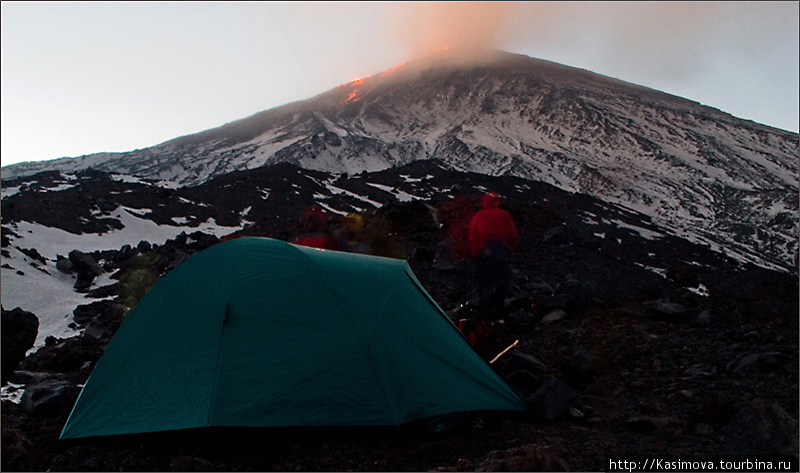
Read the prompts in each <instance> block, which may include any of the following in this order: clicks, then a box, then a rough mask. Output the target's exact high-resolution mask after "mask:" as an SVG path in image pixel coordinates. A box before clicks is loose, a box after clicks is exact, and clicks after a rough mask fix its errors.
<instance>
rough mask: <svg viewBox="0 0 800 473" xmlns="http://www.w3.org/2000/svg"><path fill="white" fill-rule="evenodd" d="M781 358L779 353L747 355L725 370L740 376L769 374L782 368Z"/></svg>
mask: <svg viewBox="0 0 800 473" xmlns="http://www.w3.org/2000/svg"><path fill="white" fill-rule="evenodd" d="M780 356H781V354H780V353H777V352H768V353H756V354H753V355H747V356H745V357H743V358H741V359H739V360H737V361H732V362H730V363H728V365H727V366H726V367H725V368H726V369H727V370H728V371H729V372H731V373H736V374H738V375H740V376H746V375H752V374H759V373H769V372H770V371H775V370H776V369H778V368H779V367H780V365H781V362H780V360H779V359H778V358H779V357H780Z"/></svg>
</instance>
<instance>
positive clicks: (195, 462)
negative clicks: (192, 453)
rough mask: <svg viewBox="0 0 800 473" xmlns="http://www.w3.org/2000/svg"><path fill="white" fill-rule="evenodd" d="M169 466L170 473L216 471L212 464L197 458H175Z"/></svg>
mask: <svg viewBox="0 0 800 473" xmlns="http://www.w3.org/2000/svg"><path fill="white" fill-rule="evenodd" d="M169 466H170V469H171V470H172V471H217V468H216V467H215V466H214V464H213V463H211V462H210V461H208V460H203V459H202V458H197V457H187V456H183V457H177V458H175V459H173V460H172V461H171V462H170V464H169Z"/></svg>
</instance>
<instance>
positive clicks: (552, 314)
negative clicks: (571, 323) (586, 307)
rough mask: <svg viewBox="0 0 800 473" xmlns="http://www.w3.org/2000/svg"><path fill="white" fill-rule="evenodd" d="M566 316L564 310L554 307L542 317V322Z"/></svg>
mask: <svg viewBox="0 0 800 473" xmlns="http://www.w3.org/2000/svg"><path fill="white" fill-rule="evenodd" d="M566 316H567V313H566V312H564V310H562V309H555V310H551V311H550V312H549V313H548V314H547V315H545V316H544V317H542V320H541V321H542V322H543V323H546V324H549V323H550V322H555V321H556V320H561V319H563V318H564V317H566Z"/></svg>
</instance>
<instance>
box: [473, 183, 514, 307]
mask: <svg viewBox="0 0 800 473" xmlns="http://www.w3.org/2000/svg"><path fill="white" fill-rule="evenodd" d="M501 200H502V199H501V197H500V195H498V194H497V193H495V192H488V193H486V194H485V195H484V196H483V209H482V210H481V211H479V212H478V213H476V214H475V216H473V217H472V220H471V221H470V229H469V248H470V253H471V254H472V256H473V257H474V258H476V259H477V261H478V264H477V271H478V283H479V285H480V289H479V293H478V296H477V298H476V299H474V300H473V301H471V302H470V305H473V304H474V305H477V306H479V307H481V306H489V307H491V308H501V307H502V306H503V303H504V302H505V299H506V296H507V295H508V291H509V288H510V286H511V254H512V253H514V252H515V251H516V249H517V244H518V243H519V233H518V231H517V226H516V224H515V223H514V219H513V218H512V217H511V214H509V213H508V212H507V211H505V210H503V209H501V208H500V203H501Z"/></svg>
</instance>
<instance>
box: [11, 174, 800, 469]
mask: <svg viewBox="0 0 800 473" xmlns="http://www.w3.org/2000/svg"><path fill="white" fill-rule="evenodd" d="M17 185H18V186H19V188H18V189H16V193H14V194H13V195H10V193H9V195H5V196H4V199H3V226H2V229H3V239H2V240H3V241H2V261H3V264H2V277H3V281H2V291H3V297H2V300H3V309H4V310H3V312H4V315H3V324H4V325H3V334H4V337H6V336H7V334H10V333H17V332H20V333H21V332H23V330H9V328H8V327H9V326H8V325H7V324H8V323H9V321H10V320H18V319H20V318H24V317H23V316H22V315H20V313H19V311H23V312H24V311H33V309H31V308H30V307H29V306H26V305H25V303H26V301H30V300H36V299H37V297H36V294H34V293H32V292H31V291H30V290H29V291H28V292H27V296H24V295H20V294H25V291H21V290H20V291H19V294H16V293H15V294H14V295H9V294H8V293H7V292H6V291H8V288H13V287H24V286H25V285H26V284H27V285H28V286H29V287H51V286H44V285H39V284H42V283H41V281H43V280H44V279H45V278H47V279H48V280H52V281H57V282H58V284H61V285H62V286H64V285H66V286H67V287H68V288H69V289H70V293H71V294H72V295H71V296H70V299H69V300H66V299H64V300H61V304H62V312H57V311H56V312H53V313H52V314H50V316H51V317H54V318H56V319H59V320H60V319H63V318H64V317H63V315H62V314H63V313H64V312H65V310H64V308H65V307H68V309H66V310H67V311H68V312H66V315H67V321H66V322H67V323H68V325H71V327H70V326H65V327H64V328H65V329H66V330H67V331H68V332H69V333H63V334H55V336H53V337H50V338H49V339H46V340H43V341H42V342H41V348H39V349H38V350H36V351H35V352H34V353H29V354H28V356H27V357H24V353H23V357H24V360H21V362H20V364H19V365H18V366H17V367H16V369H14V370H13V371H11V372H10V373H9V372H8V371H7V369H6V367H5V365H4V378H6V376H7V378H8V379H7V381H8V384H6V385H5V386H4V389H3V394H4V396H3V404H2V406H3V409H2V413H3V455H2V461H3V469H4V470H39V471H41V470H48V469H50V470H60V471H76V470H80V471H109V470H119V469H122V470H125V471H135V470H147V471H168V470H171V471H192V470H202V471H241V470H257V471H274V470H281V471H287V470H288V471H292V470H293V471H306V470H309V471H343V470H355V471H431V470H435V471H476V470H477V471H510V470H521V471H558V470H569V471H598V470H603V469H607V468H608V462H609V460H610V459H632V458H644V457H651V456H653V457H658V458H664V459H672V460H675V459H678V458H681V459H689V460H701V459H702V460H705V459H709V458H712V459H719V458H725V459H728V460H730V459H737V458H744V457H731V456H727V457H720V456H721V455H731V454H738V455H746V456H748V457H749V458H751V459H754V458H756V457H757V458H759V459H762V460H764V459H770V460H772V459H775V460H776V461H777V459H783V460H786V461H790V460H792V459H793V461H795V463H794V465H797V463H796V462H797V453H798V452H797V445H798V439H797V419H798V405H797V398H798V391H797V373H798V360H797V350H798V320H797V316H796V314H797V313H798V299H797V291H798V286H797V278H796V275H790V274H786V273H784V272H779V271H774V270H769V269H766V268H760V267H758V266H755V265H753V264H751V263H748V262H746V261H740V260H736V259H734V258H731V257H728V256H725V255H723V254H721V253H719V252H717V251H714V250H713V249H712V248H709V247H708V246H705V245H697V244H695V243H693V242H691V241H689V240H687V239H685V238H682V237H681V236H680V235H675V234H673V233H671V232H670V231H669V230H668V229H666V228H663V227H660V226H658V225H657V224H655V223H654V222H653V221H652V219H651V218H650V217H649V216H647V215H645V214H642V213H638V212H635V211H631V210H630V209H627V208H624V207H621V206H618V205H614V204H609V203H607V202H603V201H601V200H599V199H596V198H593V197H591V196H587V195H581V194H573V193H569V192H565V191H563V190H560V189H558V188H556V187H554V186H551V185H549V184H545V183H538V182H533V181H529V180H526V179H522V178H518V177H513V176H498V177H493V176H486V175H483V174H478V173H467V172H458V171H453V170H450V169H447V167H446V166H444V165H441V164H436V163H434V162H430V161H425V162H416V163H412V164H409V165H407V166H404V167H401V168H396V169H389V170H386V171H382V172H375V173H363V174H359V175H348V176H343V175H331V174H328V173H323V172H318V171H310V170H305V169H302V168H298V167H296V166H294V165H288V164H283V165H278V166H274V167H271V168H264V169H261V170H253V171H249V172H238V173H232V174H228V175H226V176H222V177H219V178H217V179H212V180H210V181H208V182H206V183H204V184H202V185H199V186H195V187H184V188H179V189H163V188H161V187H159V186H157V185H154V183H148V182H147V181H145V180H137V181H133V180H131V179H128V178H123V177H121V176H114V175H109V174H105V173H100V172H88V173H77V174H74V175H64V174H60V173H48V174H42V175H38V176H35V177H34V178H31V179H28V180H27V181H26V182H24V183H23V182H22V180H21V181H18V183H17ZM489 189H491V190H496V191H498V192H500V193H501V194H503V195H504V196H505V197H506V200H505V203H504V206H505V208H507V209H508V210H509V211H510V212H511V214H512V215H513V217H514V218H515V220H516V221H517V224H518V226H519V229H520V234H521V235H522V238H521V243H520V246H519V249H518V252H517V253H516V255H515V257H514V261H513V265H514V284H513V292H512V297H511V298H510V300H509V304H510V305H509V307H508V309H507V310H505V311H503V312H502V313H494V314H491V316H490V317H491V318H492V319H494V322H493V325H494V338H493V341H492V342H491V343H490V345H489V346H488V347H487V349H486V351H485V352H484V353H483V356H484V357H485V359H487V361H488V360H490V359H492V358H493V357H494V356H495V355H496V354H498V353H499V352H500V351H501V350H503V349H504V348H506V347H508V346H509V345H510V344H511V343H512V342H514V341H515V340H518V341H519V344H518V345H517V347H516V348H514V349H512V350H511V351H510V352H509V353H507V354H506V355H504V356H503V357H502V358H500V360H499V361H498V362H497V363H496V364H495V365H493V366H494V367H495V369H496V371H497V372H498V373H500V374H501V375H502V376H504V377H505V378H506V379H507V380H508V381H509V382H510V383H511V384H512V385H513V386H515V388H516V389H518V390H519V391H520V392H521V393H522V394H523V395H524V396H525V397H526V398H527V399H528V400H529V402H530V403H531V406H532V408H533V412H532V413H531V415H530V416H524V417H518V416H517V417H509V416H504V415H496V414H489V413H482V414H477V415H470V416H463V417H457V418H455V419H450V420H451V421H452V422H451V424H452V425H451V426H450V427H451V428H449V429H444V430H443V427H442V426H441V425H440V426H439V427H436V425H434V424H429V423H427V422H422V423H417V424H413V425H407V426H404V427H403V428H400V429H358V428H351V429H313V430H307V429H289V430H285V429H198V430H191V431H175V432H164V433H157V434H139V435H126V436H113V437H105V438H89V439H77V440H71V441H60V440H58V439H57V437H58V433H59V432H60V430H61V428H62V427H63V425H64V422H65V421H66V417H67V415H68V414H69V410H70V408H71V406H72V404H73V403H74V400H75V398H76V396H77V395H78V391H79V390H78V387H79V386H81V385H82V384H83V383H84V382H85V381H86V379H87V378H88V376H89V374H90V373H91V369H92V368H93V366H94V365H95V363H96V362H97V360H98V358H99V357H100V355H101V353H102V351H103V348H104V347H105V345H106V344H107V343H108V341H109V340H110V338H111V337H112V336H113V333H114V331H115V330H116V328H117V327H118V326H119V323H120V321H121V320H122V317H124V314H125V312H126V311H127V309H128V308H129V307H130V306H131V305H132V304H134V303H135V301H136V300H138V299H137V298H138V297H141V292H140V290H141V289H142V285H143V284H145V285H146V284H148V283H147V281H148V279H149V280H150V282H149V283H150V284H152V283H153V282H154V279H155V278H157V277H159V276H162V275H163V274H166V273H167V272H169V271H170V270H171V269H173V268H174V267H176V266H177V265H179V264H180V263H181V262H182V261H183V260H185V259H186V258H187V257H189V256H190V255H192V254H194V253H196V252H198V251H201V250H203V249H204V248H207V247H209V246H210V245H213V244H215V243H217V242H218V241H219V240H220V238H221V237H223V236H225V235H227V234H229V233H231V232H239V235H243V236H247V235H254V236H266V237H273V238H279V239H284V240H289V239H291V238H292V237H293V236H294V235H296V234H297V232H298V231H299V227H298V223H299V220H300V217H301V216H302V213H303V210H304V209H306V208H307V207H308V206H309V205H311V204H313V203H318V204H321V205H323V206H324V207H325V208H326V209H328V211H329V218H330V219H331V221H332V222H334V225H339V224H342V223H343V222H344V220H345V216H344V214H346V213H350V212H357V213H359V214H360V215H361V216H362V218H363V219H364V221H365V227H364V233H363V235H364V236H363V237H362V238H363V239H364V241H365V242H368V243H369V244H370V245H371V247H372V248H373V250H374V251H375V252H376V253H378V254H383V255H386V256H392V257H401V258H406V259H407V260H408V262H409V264H410V265H411V267H412V269H413V271H414V273H415V274H416V276H417V277H418V279H419V280H420V282H421V283H422V285H423V286H424V287H425V288H426V290H427V291H428V292H429V293H430V295H431V296H432V298H433V299H434V300H435V301H436V302H437V303H438V304H439V305H440V307H442V309H443V310H445V311H447V312H448V314H450V315H451V316H453V317H454V318H458V317H464V316H468V315H469V314H470V313H472V312H471V311H472V310H471V309H468V308H461V305H462V304H463V303H464V302H466V301H467V300H469V299H470V298H471V296H472V294H473V292H474V290H475V276H476V275H475V267H474V261H473V260H471V259H470V258H468V257H465V255H464V251H463V245H464V238H465V235H464V231H465V224H466V222H468V219H469V217H470V215H471V214H472V213H473V212H474V211H476V210H477V209H478V206H479V200H480V196H481V195H482V194H483V192H485V191H486V190H489ZM210 203H214V205H213V206H212V205H211V204H210ZM337 222H339V223H337ZM57 230H58V231H57ZM146 234H149V235H151V236H150V237H147V238H145V235H146ZM54 235H59V236H60V237H63V238H53V236H54ZM44 242H47V243H48V245H47V246H42V244H43V243H44ZM81 242H89V243H84V244H86V246H85V247H83V248H82V250H81V252H82V254H83V255H85V256H88V258H89V260H81V261H84V263H85V266H81V267H86V268H88V267H91V262H94V263H95V264H96V265H99V266H100V267H101V269H102V272H100V274H98V275H95V276H92V277H89V278H88V284H87V282H86V279H84V280H83V282H82V283H80V284H79V282H80V281H81V278H86V272H85V271H84V272H83V273H82V272H81V270H80V269H78V271H77V272H74V271H75V270H73V272H70V271H69V270H67V267H66V266H65V263H64V262H65V261H66V260H69V261H71V260H73V259H75V260H76V261H78V258H77V255H75V256H76V257H75V258H73V255H71V254H70V255H69V257H68V254H69V253H71V251H72V249H76V248H78V247H77V246H76V245H78V244H81ZM90 246H93V247H94V249H91V248H90ZM65 271H66V272H65ZM37 281H40V282H39V283H37ZM53 284H55V283H53ZM73 285H74V286H75V287H76V288H78V289H79V290H80V291H81V292H75V291H74V290H73V289H72V286H73ZM78 286H80V287H78ZM137 291H139V292H137ZM137 294H138V296H137ZM31 296H33V297H31ZM75 296H76V297H75ZM52 297H59V296H58V295H57V294H56V293H52V294H51V298H52ZM15 298H16V299H15ZM12 300H13V302H14V304H12V305H7V303H6V301H9V302H11V301H12ZM16 304H19V305H20V309H19V310H12V309H15V307H16ZM43 310H45V309H43ZM9 312H16V313H17V318H16V319H15V318H14V317H12V316H10V315H9ZM34 315H36V316H37V317H38V318H39V319H41V320H44V319H45V317H44V315H46V314H44V313H35V314H34ZM43 325H44V324H40V327H42V326H43ZM31 343H33V342H31ZM37 343H38V342H37ZM3 346H4V350H5V349H6V348H5V347H7V346H9V344H8V343H7V342H6V339H5V338H4V343H3ZM3 359H4V363H5V362H6V360H8V359H9V357H8V356H7V355H6V353H5V352H4V358H3ZM7 373H8V374H7ZM15 401H16V402H15ZM437 430H439V431H437ZM442 430H443V431H442Z"/></svg>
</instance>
